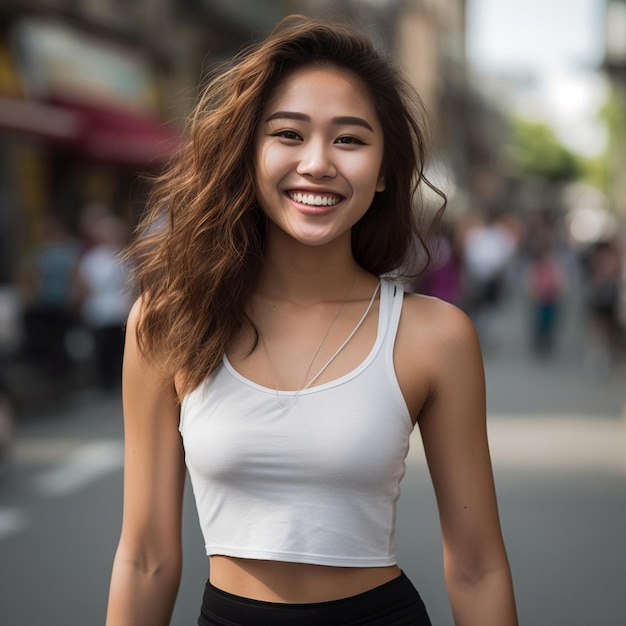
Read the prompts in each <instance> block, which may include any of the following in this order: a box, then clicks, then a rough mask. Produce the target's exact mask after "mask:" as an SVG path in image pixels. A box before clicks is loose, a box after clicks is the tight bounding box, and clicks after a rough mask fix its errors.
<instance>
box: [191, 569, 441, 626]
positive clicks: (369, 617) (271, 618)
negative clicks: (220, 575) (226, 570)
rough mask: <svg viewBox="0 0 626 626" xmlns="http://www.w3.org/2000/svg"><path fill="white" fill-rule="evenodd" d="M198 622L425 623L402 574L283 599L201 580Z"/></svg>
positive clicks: (302, 625)
mask: <svg viewBox="0 0 626 626" xmlns="http://www.w3.org/2000/svg"><path fill="white" fill-rule="evenodd" d="M198 624H199V626H264V625H268V626H270V625H271V626H290V625H295V624H297V625H298V626H357V625H359V626H360V625H363V626H366V625H367V626H402V625H406V626H409V625H411V626H430V620H429V619H428V615H427V614H426V609H425V608H424V604H423V602H422V599H421V598H420V595H419V593H418V592H417V590H416V589H415V587H414V586H413V584H412V583H411V581H410V580H409V579H408V578H407V577H406V576H405V574H404V573H402V574H401V575H400V576H399V577H398V578H394V579H393V580H391V581H389V582H387V583H385V584H383V585H381V586H379V587H376V588H374V589H371V590H370V591H366V592H364V593H360V594H358V595H356V596H350V597H348V598H342V599H340V600H331V601H328V602H315V603H311V604H284V603H280V602H265V601H262V600H253V599H250V598H243V597H240V596H237V595H233V594H231V593H228V592H226V591H222V590H221V589H218V588H217V587H214V586H213V585H212V584H211V583H210V582H207V585H206V588H205V593H204V598H203V602H202V613H201V616H200V619H199V620H198Z"/></svg>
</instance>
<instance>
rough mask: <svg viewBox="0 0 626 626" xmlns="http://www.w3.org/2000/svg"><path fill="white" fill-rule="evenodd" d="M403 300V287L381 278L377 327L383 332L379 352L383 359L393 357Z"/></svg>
mask: <svg viewBox="0 0 626 626" xmlns="http://www.w3.org/2000/svg"><path fill="white" fill-rule="evenodd" d="M403 302H404V289H403V287H402V286H401V285H399V284H397V283H394V282H392V281H390V280H387V279H383V280H382V283H381V298H380V311H379V316H380V319H379V325H380V326H379V328H380V331H381V332H382V333H383V334H384V339H383V342H382V346H381V353H383V354H384V355H385V360H387V361H388V360H389V358H392V357H393V348H394V344H395V341H396V334H397V332H398V326H399V324H400V316H401V314H402V304H403Z"/></svg>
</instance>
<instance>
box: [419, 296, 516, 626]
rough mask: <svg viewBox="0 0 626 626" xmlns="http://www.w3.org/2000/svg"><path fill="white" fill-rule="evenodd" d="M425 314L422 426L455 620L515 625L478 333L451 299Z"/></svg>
mask: <svg viewBox="0 0 626 626" xmlns="http://www.w3.org/2000/svg"><path fill="white" fill-rule="evenodd" d="M421 313H422V316H421V320H422V323H423V325H424V326H426V327H428V328H431V329H433V330H432V331H431V332H429V333H428V339H427V340H426V342H425V346H424V342H423V340H422V348H424V347H425V348H426V356H427V362H428V371H429V372H430V374H429V376H430V387H429V393H428V399H427V401H426V403H425V405H424V406H423V408H422V410H421V412H420V415H419V419H418V424H419V428H420V431H421V435H422V440H423V442H424V449H425V452H426V458H427V461H428V466H429V470H430V474H431V477H432V481H433V486H434V489H435V494H436V498H437V503H438V507H439V517H440V523H441V531H442V539H443V549H444V571H445V577H446V584H447V587H448V594H449V596H450V601H451V605H452V612H453V615H454V620H455V624H456V625H457V626H490V625H492V626H516V625H517V617H516V610H515V601H514V595H513V585H512V580H511V574H510V570H509V564H508V560H507V555H506V551H505V547H504V542H503V538H502V533H501V529H500V521H499V516H498V508H497V502H496V494H495V487H494V481H493V474H492V468H491V460H490V455H489V448H488V442H487V429H486V402H485V381H484V372H483V363H482V357H481V352H480V346H479V343H478V338H477V336H476V333H475V331H474V328H473V325H472V324H471V322H470V321H469V319H468V318H467V317H466V316H465V314H464V313H462V312H461V311H459V310H458V309H456V308H455V307H452V306H451V305H448V304H445V303H442V302H439V301H435V300H431V301H429V302H428V303H427V307H426V311H423V310H422V311H421ZM424 313H425V314H426V316H427V320H426V323H425V324H424ZM428 320H432V321H431V322H430V323H428Z"/></svg>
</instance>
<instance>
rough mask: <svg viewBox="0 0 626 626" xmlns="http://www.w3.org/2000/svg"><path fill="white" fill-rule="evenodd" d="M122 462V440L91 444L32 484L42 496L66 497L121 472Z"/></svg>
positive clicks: (70, 455)
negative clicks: (103, 477) (117, 471)
mask: <svg viewBox="0 0 626 626" xmlns="http://www.w3.org/2000/svg"><path fill="white" fill-rule="evenodd" d="M123 461H124V447H123V443H122V442H121V441H118V440H114V441H98V442H92V443H88V444H86V445H83V446H81V447H79V448H77V449H76V450H74V451H73V452H71V453H70V454H68V455H67V456H66V457H65V458H64V459H63V460H62V461H60V462H58V463H57V464H56V465H55V466H54V467H53V468H52V469H49V470H46V471H45V472H42V473H40V474H38V475H36V476H35V478H34V483H33V485H34V488H35V490H36V491H37V492H38V493H39V494H40V495H42V496H47V497H58V496H66V495H69V494H71V493H73V492H75V491H78V490H79V489H82V488H83V487H85V486H87V485H88V484H89V483H91V482H93V481H95V480H97V479H98V478H100V477H101V476H104V475H105V474H108V473H109V472H112V471H115V470H117V469H119V468H120V467H122V465H123Z"/></svg>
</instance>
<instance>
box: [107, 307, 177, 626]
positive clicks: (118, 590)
mask: <svg viewBox="0 0 626 626" xmlns="http://www.w3.org/2000/svg"><path fill="white" fill-rule="evenodd" d="M137 308H138V305H135V307H134V309H133V311H132V312H131V315H130V318H129V322H128V328H127V333H126V347H125V352H124V368H123V408H124V436H125V442H124V448H125V452H124V515H123V521H122V532H121V536H120V541H119V545H118V548H117V552H116V555H115V561H114V564H113V574H112V577H111V587H110V591H109V604H108V610H107V620H106V626H142V625H146V626H148V625H150V626H160V625H167V624H169V622H170V618H171V614H172V610H173V607H174V602H175V599H176V594H177V591H178V586H179V582H180V573H181V560H182V558H181V552H182V549H181V515H182V494H183V487H184V477H185V469H184V456H183V450H182V443H181V438H180V435H179V432H178V415H179V408H178V404H177V401H176V395H175V391H174V385H173V382H172V381H171V380H168V379H166V378H165V377H164V376H163V375H162V374H161V372H159V370H158V369H157V368H156V367H154V366H153V365H151V364H150V363H149V362H148V361H147V360H146V359H144V358H143V356H142V355H141V353H140V351H139V349H138V346H137V342H136V339H135V329H136V323H137V313H138V311H137Z"/></svg>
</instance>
